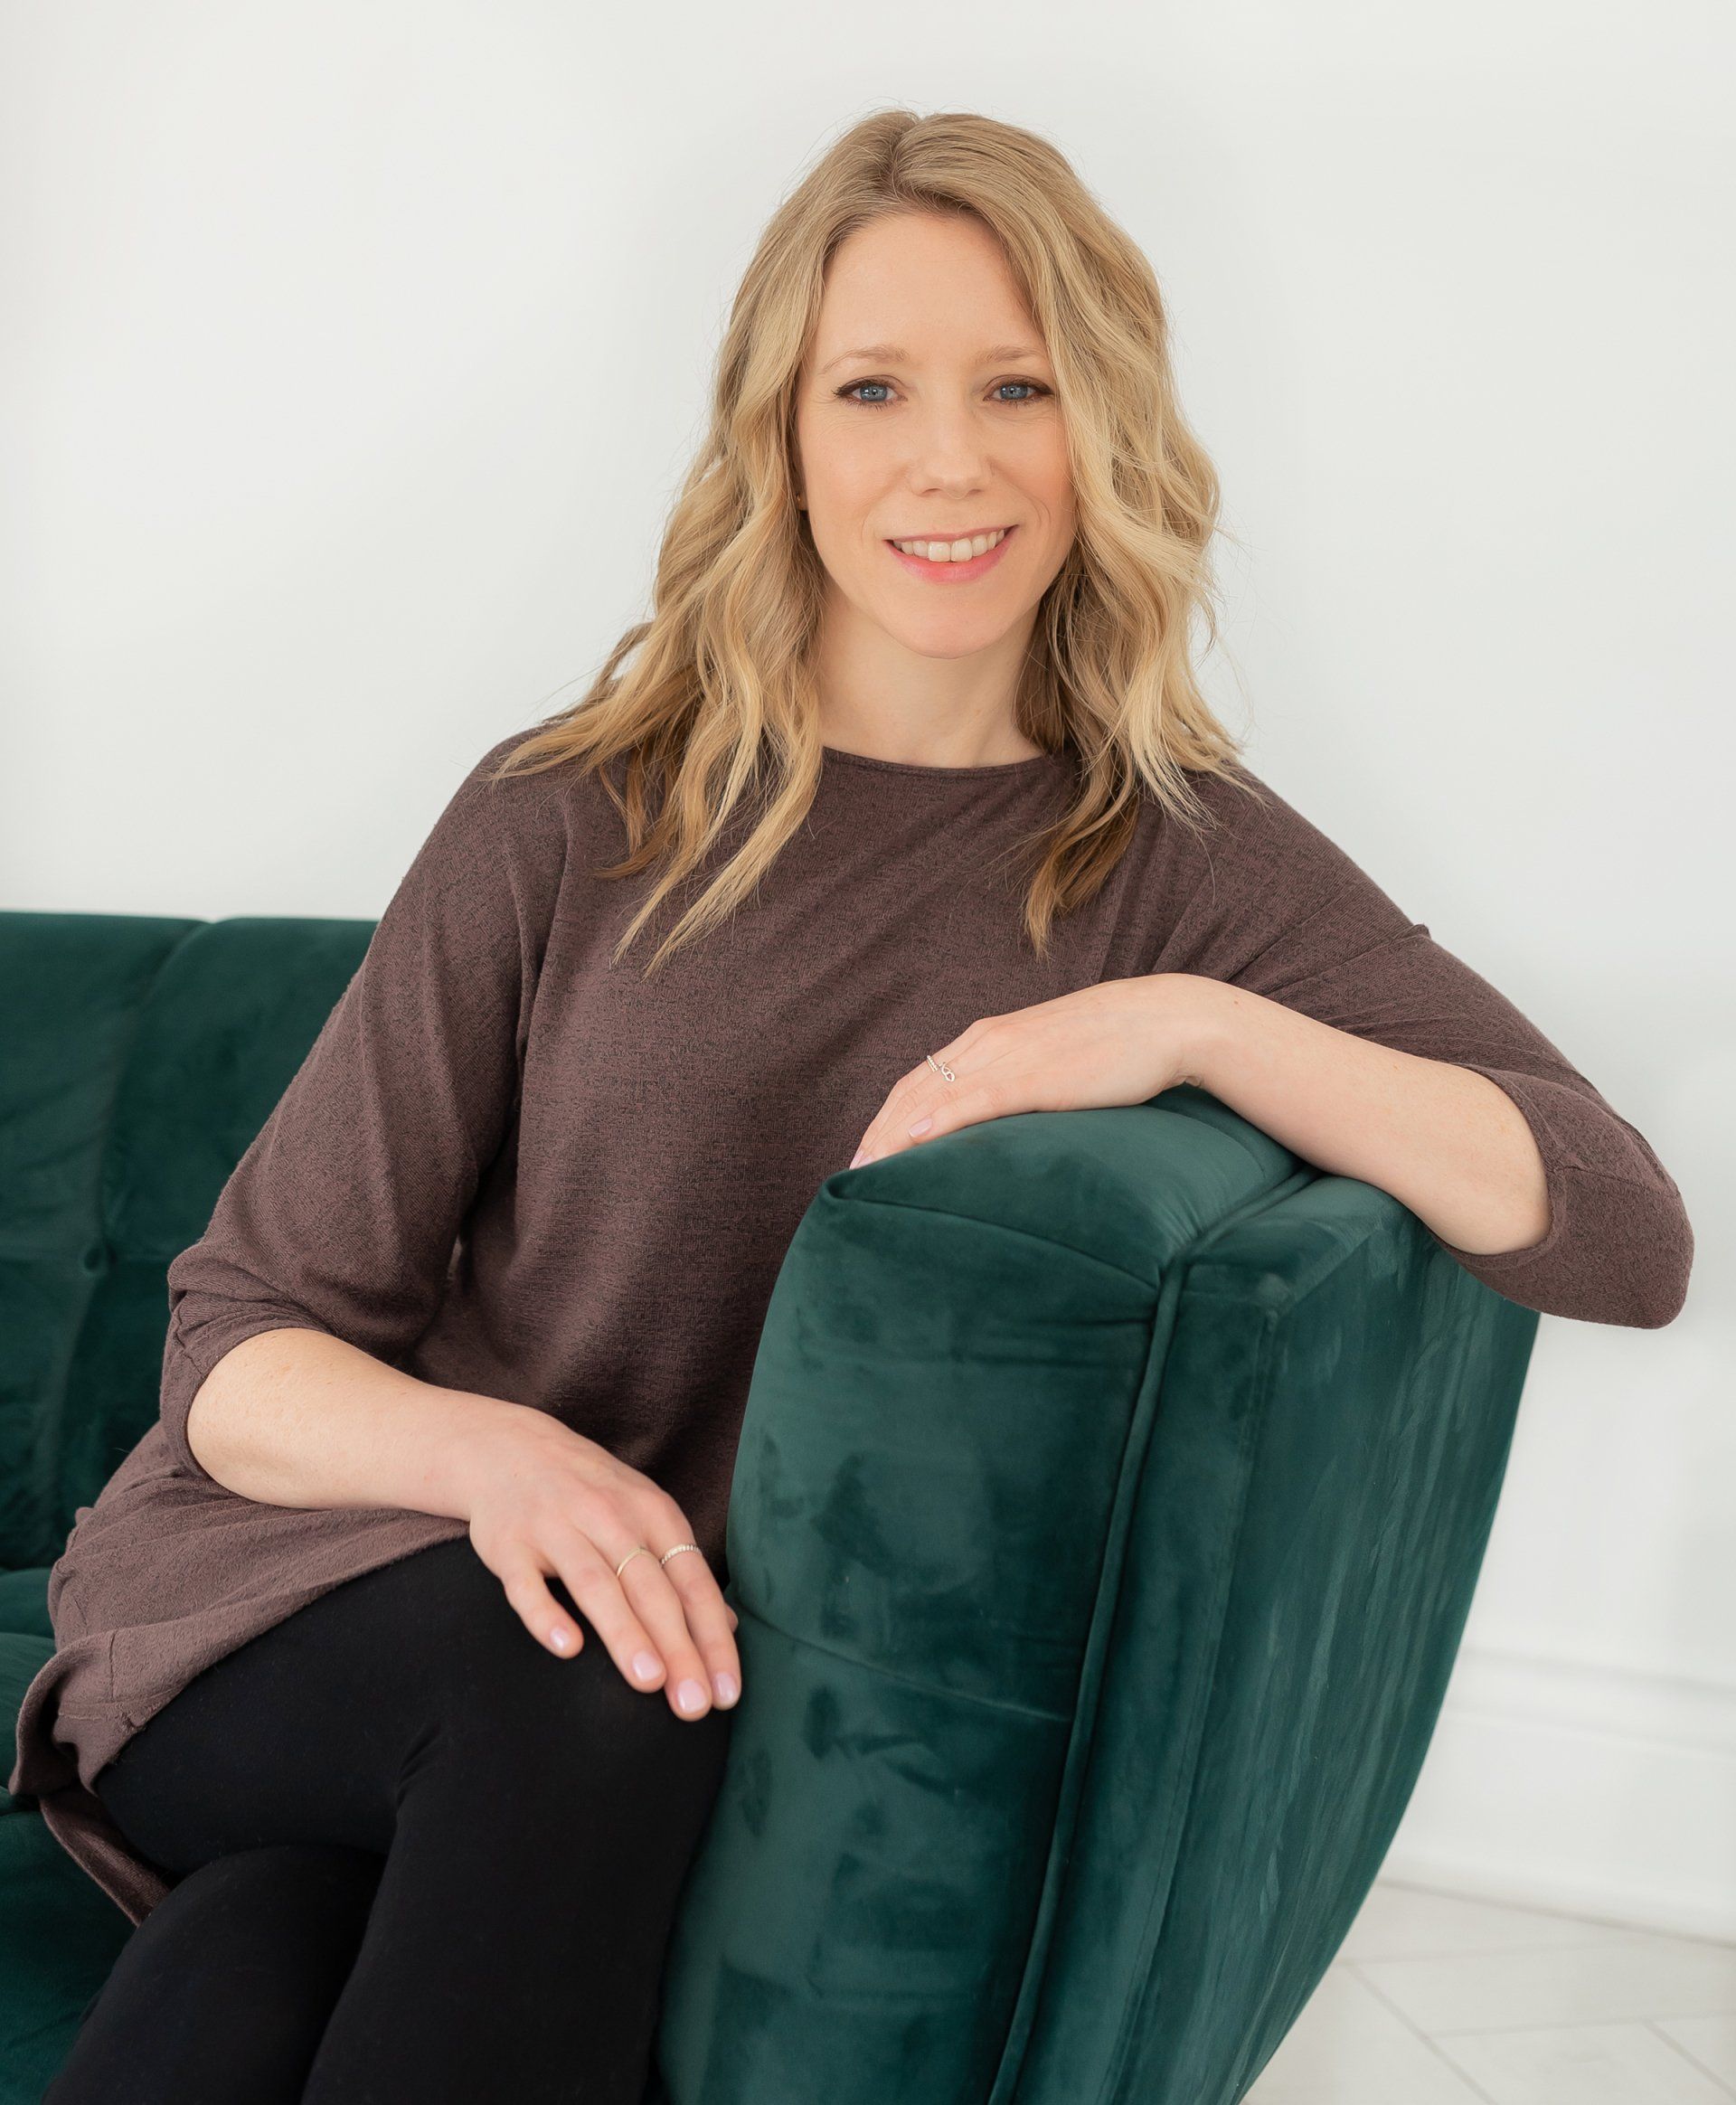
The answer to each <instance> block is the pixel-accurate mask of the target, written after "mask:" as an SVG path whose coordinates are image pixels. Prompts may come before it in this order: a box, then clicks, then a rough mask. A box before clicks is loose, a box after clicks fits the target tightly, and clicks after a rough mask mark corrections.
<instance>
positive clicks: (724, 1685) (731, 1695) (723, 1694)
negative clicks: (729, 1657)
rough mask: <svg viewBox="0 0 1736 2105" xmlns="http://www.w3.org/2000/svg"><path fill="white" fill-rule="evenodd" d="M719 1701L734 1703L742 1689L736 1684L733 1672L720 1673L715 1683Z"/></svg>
mask: <svg viewBox="0 0 1736 2105" xmlns="http://www.w3.org/2000/svg"><path fill="white" fill-rule="evenodd" d="M713 1685H714V1686H715V1688H716V1690H717V1700H718V1701H719V1703H733V1702H734V1701H735V1699H736V1697H737V1696H738V1695H740V1694H741V1690H740V1689H739V1688H738V1687H737V1686H736V1680H735V1676H734V1675H733V1674H720V1675H719V1676H717V1678H716V1681H715V1683H714V1684H713Z"/></svg>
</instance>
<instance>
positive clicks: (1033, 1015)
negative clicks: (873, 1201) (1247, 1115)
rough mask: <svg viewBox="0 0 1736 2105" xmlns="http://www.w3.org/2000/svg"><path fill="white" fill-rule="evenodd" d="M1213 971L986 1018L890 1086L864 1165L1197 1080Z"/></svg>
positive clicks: (1084, 991)
mask: <svg viewBox="0 0 1736 2105" xmlns="http://www.w3.org/2000/svg"><path fill="white" fill-rule="evenodd" d="M1221 992H1222V989H1221V988H1220V987H1219V984H1218V982H1217V981H1216V980H1212V979H1206V978H1203V977H1201V976H1200V975H1198V974H1197V973H1192V972H1156V973H1146V974H1141V975H1139V976H1138V977H1136V978H1132V979H1105V980H1101V981H1099V983H1098V984H1097V985H1096V986H1083V987H1080V989H1079V990H1078V992H1077V993H1074V994H1063V995H1061V996H1058V997H1057V998H1056V999H1055V1000H1053V1001H1043V1002H1038V1003H1037V1004H1036V1005H1035V1006H1034V1007H1032V1008H1023V1009H1014V1010H1013V1011H1012V1012H1011V1013H1010V1014H1009V1015H1004V1016H985V1017H983V1018H982V1019H981V1020H980V1021H979V1022H977V1023H974V1024H971V1025H970V1026H969V1027H968V1028H967V1030H965V1031H963V1032H961V1033H960V1034H959V1035H958V1037H956V1038H954V1039H953V1040H952V1041H951V1043H949V1044H946V1045H937V1046H935V1047H934V1048H933V1049H932V1050H933V1053H934V1058H935V1061H936V1062H937V1065H938V1066H939V1067H949V1068H950V1069H951V1070H952V1072H953V1075H954V1077H955V1079H954V1080H953V1081H948V1080H947V1079H946V1077H945V1076H944V1075H943V1074H940V1073H939V1072H937V1071H936V1068H935V1067H930V1066H929V1063H928V1062H927V1060H921V1061H919V1062H918V1063H917V1064H916V1065H915V1066H914V1067H912V1068H911V1069H910V1072H909V1073H908V1074H905V1075H903V1076H901V1078H900V1079H899V1080H898V1081H896V1082H894V1083H893V1085H892V1092H891V1094H890V1095H889V1096H888V1097H887V1099H886V1101H885V1102H884V1103H883V1104H882V1106H881V1108H880V1109H879V1110H878V1111H877V1112H876V1113H875V1115H874V1119H873V1123H872V1124H871V1125H870V1126H869V1128H868V1130H867V1132H866V1133H864V1134H863V1139H862V1146H861V1147H859V1148H858V1149H857V1151H856V1156H855V1159H854V1161H853V1162H852V1163H851V1165H850V1167H851V1168H852V1169H854V1168H855V1167H856V1166H858V1164H861V1163H866V1162H873V1161H876V1160H878V1159H879V1157H880V1156H882V1155H896V1154H897V1153H898V1152H899V1151H900V1150H901V1148H905V1147H915V1146H917V1145H918V1144H919V1143H920V1141H923V1140H938V1139H939V1137H940V1136H941V1135H942V1134H943V1133H953V1132H956V1131H957V1130H958V1128H959V1127H961V1126H974V1125H976V1124H977V1123H978V1122H979V1121H980V1120H982V1119H1005V1118H1006V1117H1008V1116H1010V1115H1011V1114H1012V1113H1013V1112H1014V1111H1077V1110H1088V1109H1096V1108H1099V1107H1103V1106H1107V1105H1110V1104H1142V1103H1144V1102H1146V1100H1147V1099H1148V1098H1151V1097H1155V1096H1157V1095H1159V1094H1161V1092H1162V1091H1163V1090H1166V1089H1174V1088H1175V1086H1176V1084H1177V1083H1178V1082H1184V1081H1192V1082H1199V1081H1200V1080H1201V1077H1200V1071H1199V1063H1200V1060H1201V1058H1202V1055H1203V1048H1204V1045H1205V1042H1206V1041H1205V1032H1206V1028H1207V1025H1208V1023H1209V1022H1210V1020H1211V1015H1212V1002H1213V999H1214V997H1215V995H1216V994H1218V993H1221Z"/></svg>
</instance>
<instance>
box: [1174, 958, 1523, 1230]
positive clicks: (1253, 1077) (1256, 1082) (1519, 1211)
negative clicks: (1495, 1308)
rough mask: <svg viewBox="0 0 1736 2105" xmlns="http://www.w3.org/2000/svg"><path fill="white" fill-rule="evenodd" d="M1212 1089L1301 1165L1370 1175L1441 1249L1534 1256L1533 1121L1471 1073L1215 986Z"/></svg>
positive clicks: (1204, 1011) (1204, 1045)
mask: <svg viewBox="0 0 1736 2105" xmlns="http://www.w3.org/2000/svg"><path fill="white" fill-rule="evenodd" d="M1195 993H1196V996H1197V1008H1196V1012H1195V1028H1196V1031H1197V1041H1196V1043H1197V1052H1196V1054H1195V1057H1194V1061H1193V1062H1192V1067H1193V1071H1194V1074H1195V1075H1196V1076H1197V1077H1198V1079H1199V1081H1200V1084H1201V1086H1202V1087H1203V1088H1205V1089H1207V1090H1210V1091H1211V1092H1212V1095H1213V1096H1215V1097H1216V1098H1218V1099H1219V1100H1220V1101H1221V1102H1222V1103H1225V1104H1227V1105H1228V1106H1229V1107H1230V1109H1231V1110H1233V1111H1236V1112H1238V1113H1240V1115H1241V1117H1242V1118H1244V1119H1247V1120H1248V1121H1249V1123H1250V1125H1255V1126H1258V1127H1259V1128H1260V1129H1261V1131H1262V1132H1266V1133H1269V1134H1270V1135H1271V1137H1272V1138H1273V1139H1275V1140H1278V1141H1279V1142H1281V1143H1282V1145H1283V1146H1285V1147H1288V1148H1289V1149H1290V1150H1291V1152H1292V1153H1293V1154H1297V1155H1300V1156H1305V1157H1306V1158H1307V1160H1308V1161H1310V1162H1313V1163H1316V1164H1317V1165H1318V1166H1319V1167H1320V1168H1322V1169H1325V1170H1327V1171H1330V1172H1331V1173H1332V1174H1334V1175H1338V1176H1354V1177H1360V1178H1361V1179H1362V1180H1363V1183H1365V1184H1372V1185H1378V1186H1379V1187H1380V1188H1381V1189H1382V1191H1385V1192H1390V1193H1391V1194H1392V1196H1393V1197H1394V1198H1396V1199H1398V1200H1399V1201H1400V1202H1401V1204H1404V1205H1406V1206H1408V1207H1409V1208H1410V1209H1411V1212H1412V1213H1415V1214H1416V1215H1417V1216H1418V1218H1419V1219H1420V1221H1422V1222H1423V1223H1424V1224H1425V1225H1426V1226H1427V1227H1429V1228H1431V1229H1433V1231H1434V1232H1435V1233H1436V1234H1437V1235H1439V1237H1440V1238H1441V1240H1442V1241H1446V1242H1449V1243H1452V1244H1454V1245H1456V1246H1457V1247H1458V1248H1459V1249H1461V1250H1466V1251H1471V1252H1472V1253H1473V1254H1476V1255H1479V1256H1482V1255H1487V1254H1490V1253H1493V1252H1495V1251H1514V1250H1524V1249H1529V1248H1530V1246H1531V1245H1532V1244H1533V1243H1534V1242H1538V1241H1541V1240H1542V1239H1543V1235H1544V1234H1545V1233H1546V1232H1547V1231H1548V1228H1549V1224H1550V1208H1549V1199H1548V1194H1547V1187H1546V1183H1545V1173H1544V1166H1543V1156H1542V1155H1541V1154H1540V1153H1539V1151H1538V1147H1537V1143H1536V1140H1535V1138H1534V1137H1533V1134H1532V1131H1531V1128H1530V1126H1529V1125H1528V1124H1527V1123H1526V1121H1525V1117H1524V1112H1523V1111H1521V1110H1520V1109H1519V1107H1518V1105H1517V1104H1515V1103H1514V1100H1513V1099H1512V1098H1511V1097H1510V1096H1508V1095H1507V1093H1506V1091H1505V1090H1502V1089H1499V1088H1497V1087H1496V1085H1495V1083H1494V1082H1492V1081H1489V1079H1488V1077H1487V1076H1486V1075H1482V1074H1477V1073H1476V1072H1474V1071H1472V1070H1471V1069H1469V1068H1467V1067H1456V1066H1454V1065H1452V1064H1451V1063H1450V1062H1446V1061H1441V1060H1425V1059H1421V1058H1420V1057H1418V1055H1416V1054H1415V1053H1411V1052H1396V1051H1394V1050H1393V1049H1392V1047H1391V1046H1387V1045H1381V1044H1377V1043H1374V1042H1373V1040H1371V1039H1367V1038H1362V1037H1358V1036H1356V1035H1354V1034H1352V1033H1350V1032H1348V1031H1340V1030H1335V1028H1334V1027H1333V1026H1332V1025H1331V1024H1323V1023H1317V1022H1316V1021H1315V1019H1314V1018H1313V1017H1311V1016H1305V1015H1299V1014H1298V1013H1297V1011H1296V1010H1294V1009H1290V1008H1287V1007H1285V1005H1283V1004H1282V1003H1281V1002H1276V1001H1270V1000H1268V999H1267V998H1266V996H1263V995H1258V994H1250V993H1249V992H1248V991H1247V990H1246V989H1244V988H1241V987H1235V986H1227V985H1225V984H1224V983H1222V982H1221V981H1217V980H1208V979H1203V978H1202V979H1200V980H1199V981H1198V983H1197V986H1196V988H1195Z"/></svg>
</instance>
